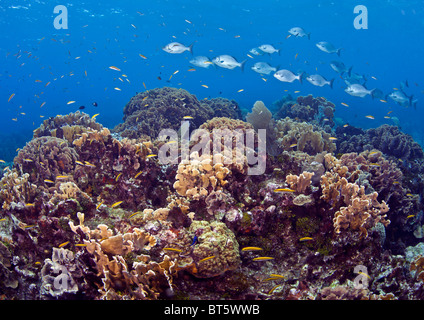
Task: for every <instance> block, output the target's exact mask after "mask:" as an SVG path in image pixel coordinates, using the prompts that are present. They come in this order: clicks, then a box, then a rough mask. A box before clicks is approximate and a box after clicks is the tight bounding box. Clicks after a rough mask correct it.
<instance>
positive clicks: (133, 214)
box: [128, 211, 141, 218]
mask: <svg viewBox="0 0 424 320" xmlns="http://www.w3.org/2000/svg"><path fill="white" fill-rule="evenodd" d="M139 213H141V211H137V212H134V213H132V214H131V215H130V216H129V217H128V218H132V217H134V216H135V215H136V214H139Z"/></svg>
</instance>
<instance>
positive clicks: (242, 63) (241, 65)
mask: <svg viewBox="0 0 424 320" xmlns="http://www.w3.org/2000/svg"><path fill="white" fill-rule="evenodd" d="M246 61H247V60H243V61H242V62H241V63H240V69H241V71H242V72H243V71H244V65H245V63H246Z"/></svg>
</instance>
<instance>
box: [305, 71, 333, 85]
mask: <svg viewBox="0 0 424 320" xmlns="http://www.w3.org/2000/svg"><path fill="white" fill-rule="evenodd" d="M306 80H308V81H309V83H310V84H313V85H314V86H317V87H323V86H325V85H326V84H328V85H329V86H330V88H331V89H332V88H333V82H334V79H331V80H330V81H327V80H326V79H325V78H324V77H323V76H321V75H319V74H311V75H309V76H307V77H306Z"/></svg>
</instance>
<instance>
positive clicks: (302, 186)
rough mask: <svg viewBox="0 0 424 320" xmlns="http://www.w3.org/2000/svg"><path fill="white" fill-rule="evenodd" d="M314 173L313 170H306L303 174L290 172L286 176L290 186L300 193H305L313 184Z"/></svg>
mask: <svg viewBox="0 0 424 320" xmlns="http://www.w3.org/2000/svg"><path fill="white" fill-rule="evenodd" d="M313 175H314V174H313V173H312V172H307V171H304V172H303V173H302V174H301V175H299V176H296V175H294V174H289V175H287V176H286V182H287V183H288V184H289V186H290V188H291V189H293V190H295V191H296V192H298V193H304V192H305V191H306V188H308V187H309V185H310V184H311V178H312V176H313Z"/></svg>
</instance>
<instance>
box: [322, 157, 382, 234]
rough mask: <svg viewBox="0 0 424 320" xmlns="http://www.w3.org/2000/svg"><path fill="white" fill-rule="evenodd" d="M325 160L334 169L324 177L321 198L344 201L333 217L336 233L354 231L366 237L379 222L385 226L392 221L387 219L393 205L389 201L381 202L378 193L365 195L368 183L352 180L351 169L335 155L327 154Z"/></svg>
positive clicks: (327, 165) (334, 201) (338, 201)
mask: <svg viewBox="0 0 424 320" xmlns="http://www.w3.org/2000/svg"><path fill="white" fill-rule="evenodd" d="M325 163H326V167H327V168H330V171H328V172H326V174H325V175H323V176H322V177H321V188H322V196H321V198H322V199H324V200H325V201H327V202H328V203H330V204H332V205H333V206H335V205H337V204H338V203H340V204H341V206H340V209H339V210H338V211H337V212H336V213H335V216H334V218H333V224H334V229H335V232H336V234H341V233H342V232H343V231H345V230H350V231H351V232H354V233H359V235H360V237H365V238H366V237H367V236H368V230H369V229H370V228H373V227H375V226H376V225H377V223H382V224H383V225H384V226H387V225H388V224H389V223H390V220H387V219H386V217H387V215H386V213H387V212H388V211H389V207H388V206H387V204H386V202H384V201H382V202H381V203H380V202H378V201H377V197H378V193H377V192H373V193H371V194H365V188H364V186H359V185H357V184H356V183H350V182H348V180H347V178H346V177H348V175H349V172H348V168H347V167H346V166H342V165H341V161H340V160H337V159H336V158H335V157H333V156H332V155H330V154H327V155H325Z"/></svg>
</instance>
